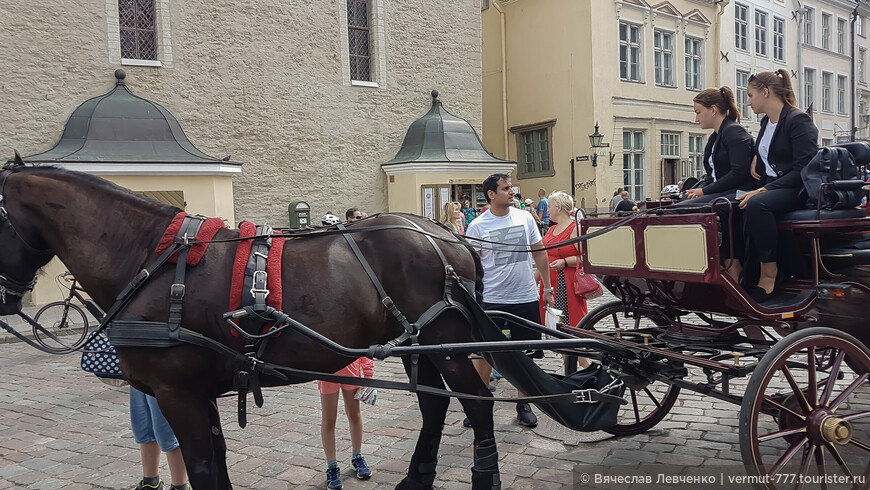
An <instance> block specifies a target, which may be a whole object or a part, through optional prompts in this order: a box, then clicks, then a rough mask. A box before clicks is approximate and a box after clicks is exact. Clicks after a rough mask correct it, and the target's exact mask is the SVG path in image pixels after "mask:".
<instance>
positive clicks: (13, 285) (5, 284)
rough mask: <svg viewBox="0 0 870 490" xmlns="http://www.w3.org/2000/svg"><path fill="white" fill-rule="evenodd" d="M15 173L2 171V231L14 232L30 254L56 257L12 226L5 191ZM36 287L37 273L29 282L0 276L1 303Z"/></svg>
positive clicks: (0, 197)
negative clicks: (5, 202) (6, 229)
mask: <svg viewBox="0 0 870 490" xmlns="http://www.w3.org/2000/svg"><path fill="white" fill-rule="evenodd" d="M14 171H15V167H14V166H6V167H4V168H3V170H2V171H0V231H2V230H3V229H4V228H9V229H10V230H12V234H13V235H15V237H16V238H18V241H20V242H21V244H22V245H24V248H26V249H27V250H28V251H29V252H32V253H34V254H37V255H54V252H53V251H52V250H51V249H39V248H36V247H34V246H33V245H31V244H29V243H27V240H25V239H24V237H22V236H21V234H20V233H18V230H16V229H15V226H14V225H13V224H12V221H11V220H10V219H9V212H8V211H6V207H5V206H4V205H3V204H4V195H3V191H4V189H5V188H6V179H8V178H9V176H10V175H12V173H13V172H14ZM35 285H36V272H34V273H33V278H32V279H30V281H27V282H20V281H17V280H15V279H12V278H10V277H7V276H6V275H5V274H0V303H6V295H9V296H24V294H25V293H27V292H28V291H30V290H31V289H33V286H35Z"/></svg>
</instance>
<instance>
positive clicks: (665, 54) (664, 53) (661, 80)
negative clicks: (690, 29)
mask: <svg viewBox="0 0 870 490" xmlns="http://www.w3.org/2000/svg"><path fill="white" fill-rule="evenodd" d="M665 36H667V37H668V38H669V39H670V42H671V47H670V49H665V47H664V40H665ZM659 37H660V39H661V41H662V42H661V44H662V45H661V46H657V45H656V40H657V38H659ZM675 37H676V33H675V32H673V31H669V30H666V29H654V30H653V72H654V76H653V80H654V81H655V84H656V86H658V87H676V86H677V81H676V76H675V74H676V71H677V70H676V67H675V66H674V52H675V51H676V50H675V49H674V48H675V46H674V38H675ZM659 55H661V56H659ZM659 57H661V65H660V64H659ZM666 58H667V59H670V62H671V67H670V68H669V69H668V68H665V67H664V61H665V59H666ZM667 70H670V77H671V79H670V83H666V81H665V74H667ZM659 75H661V77H660V76H659Z"/></svg>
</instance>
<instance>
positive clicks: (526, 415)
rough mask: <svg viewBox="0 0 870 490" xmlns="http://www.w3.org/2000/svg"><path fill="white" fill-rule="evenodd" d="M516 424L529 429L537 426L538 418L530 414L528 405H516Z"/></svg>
mask: <svg viewBox="0 0 870 490" xmlns="http://www.w3.org/2000/svg"><path fill="white" fill-rule="evenodd" d="M517 423H518V424H520V425H524V426H526V427H529V428H535V427H537V426H538V417H537V416H535V414H534V413H533V412H532V407H530V406H529V404H528V403H517Z"/></svg>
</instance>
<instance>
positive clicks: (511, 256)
mask: <svg viewBox="0 0 870 490" xmlns="http://www.w3.org/2000/svg"><path fill="white" fill-rule="evenodd" d="M465 237H466V238H480V239H482V240H489V241H492V242H499V243H510V244H516V246H515V247H514V246H510V245H493V244H489V243H482V242H477V241H475V240H469V242H470V243H471V245H473V246H474V248H475V249H477V250H478V251H479V252H480V260H481V263H482V264H483V271H484V274H483V301H484V302H486V303H501V304H519V303H529V302H532V301H537V300H538V288H537V285H536V284H535V275H534V271H533V267H532V263H533V262H532V254H531V253H529V252H528V248H529V245H532V244H535V243H538V242H540V241H541V233H540V232H539V231H538V226H537V225H536V224H535V218H533V217H532V216H531V215H530V214H529V213H527V212H524V211H520V210H519V209H517V208H514V207H510V208H508V214H507V215H505V216H496V215H494V214H492V213H491V212H490V211H489V210H487V211H486V212H485V213H483V214H481V215H480V216H478V217H477V218H475V219H474V221H472V222H471V223H469V225H468V229H467V230H466V231H465ZM510 250H521V251H515V252H511V251H510ZM545 273H547V271H545Z"/></svg>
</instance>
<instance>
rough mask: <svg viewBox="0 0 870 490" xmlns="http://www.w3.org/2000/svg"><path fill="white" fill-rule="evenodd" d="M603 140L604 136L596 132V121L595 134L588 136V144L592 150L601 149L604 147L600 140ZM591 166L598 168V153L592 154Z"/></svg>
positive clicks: (596, 124)
mask: <svg viewBox="0 0 870 490" xmlns="http://www.w3.org/2000/svg"><path fill="white" fill-rule="evenodd" d="M603 139H604V135H603V134H601V133H599V132H598V121H595V132H594V133H592V134H590V135H589V144H590V145H591V146H592V148H596V149H597V148H603V147H604V145H602V144H601V140H603ZM591 157H592V166H593V167H597V166H598V152H597V151H594V152H592V155H591Z"/></svg>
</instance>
